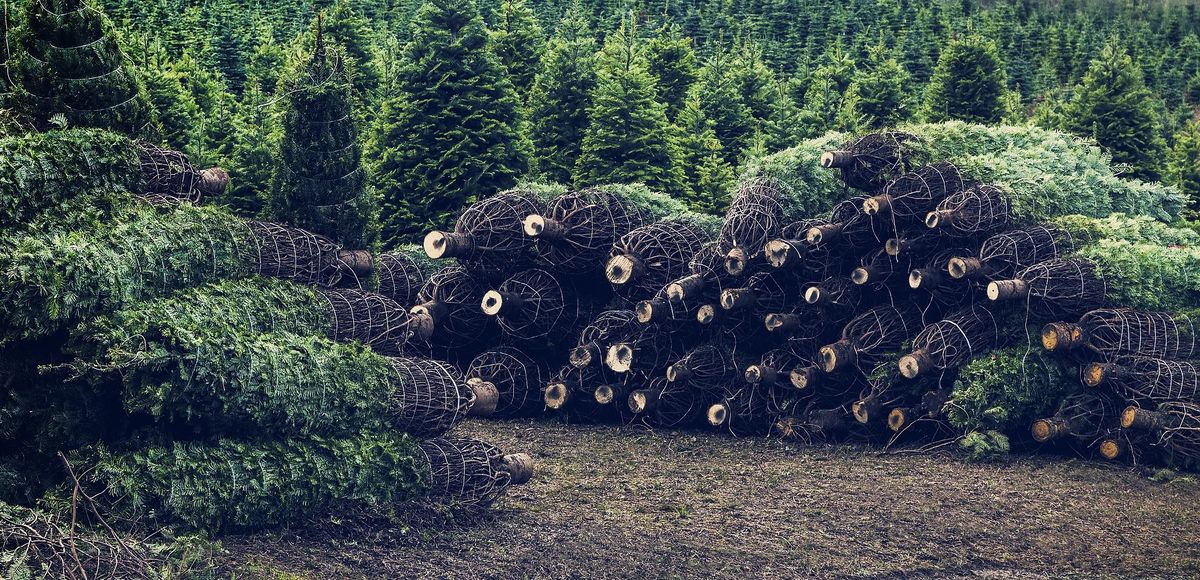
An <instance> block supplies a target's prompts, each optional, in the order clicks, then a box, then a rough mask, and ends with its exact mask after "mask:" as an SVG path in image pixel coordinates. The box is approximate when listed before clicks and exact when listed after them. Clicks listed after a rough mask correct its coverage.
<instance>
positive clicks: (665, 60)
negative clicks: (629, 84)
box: [646, 26, 696, 121]
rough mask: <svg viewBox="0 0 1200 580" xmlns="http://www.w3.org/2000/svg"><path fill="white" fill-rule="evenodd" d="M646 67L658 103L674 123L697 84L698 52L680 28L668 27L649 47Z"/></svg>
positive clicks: (647, 47) (665, 27)
mask: <svg viewBox="0 0 1200 580" xmlns="http://www.w3.org/2000/svg"><path fill="white" fill-rule="evenodd" d="M646 64H647V67H648V68H649V71H650V74H651V75H652V76H653V77H654V82H655V86H657V87H658V100H660V101H662V103H663V104H665V105H666V106H667V118H668V119H670V120H672V121H674V120H675V119H676V117H678V116H679V112H680V111H681V110H682V109H683V108H684V106H685V104H684V102H685V100H686V99H687V96H688V91H689V90H690V89H691V87H692V84H693V83H695V82H696V51H695V50H694V49H693V48H692V40H691V39H690V38H687V37H686V36H683V34H682V31H681V30H680V29H679V27H678V26H664V27H663V28H662V29H660V30H659V31H658V33H657V34H655V36H654V38H652V39H651V40H650V42H649V43H648V44H647V45H646Z"/></svg>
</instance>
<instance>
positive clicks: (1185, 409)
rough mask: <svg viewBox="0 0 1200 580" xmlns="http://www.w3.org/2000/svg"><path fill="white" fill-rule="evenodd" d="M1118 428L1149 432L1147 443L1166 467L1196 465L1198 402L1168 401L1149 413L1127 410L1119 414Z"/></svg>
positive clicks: (1198, 456)
mask: <svg viewBox="0 0 1200 580" xmlns="http://www.w3.org/2000/svg"><path fill="white" fill-rule="evenodd" d="M1121 427H1122V428H1123V429H1129V430H1131V431H1145V432H1149V433H1150V435H1151V437H1150V441H1151V443H1152V444H1153V445H1154V446H1155V447H1157V448H1158V449H1160V450H1161V451H1162V452H1163V454H1164V456H1165V460H1166V462H1167V463H1168V464H1170V465H1176V466H1179V467H1191V468H1194V467H1196V466H1197V465H1198V464H1200V403H1196V402H1193V401H1187V402H1184V401H1169V402H1165V403H1162V404H1160V405H1158V408H1156V409H1153V410H1151V409H1142V408H1139V407H1136V406H1131V407H1127V408H1126V409H1125V411H1123V412H1122V413H1121Z"/></svg>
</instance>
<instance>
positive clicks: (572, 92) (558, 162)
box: [529, 5, 596, 183]
mask: <svg viewBox="0 0 1200 580" xmlns="http://www.w3.org/2000/svg"><path fill="white" fill-rule="evenodd" d="M595 53H596V40H595V39H594V38H592V36H591V34H590V33H589V31H588V25H587V21H586V20H585V19H584V16H583V11H582V9H581V8H580V7H579V6H578V5H576V6H573V7H572V8H570V9H568V10H567V13H566V16H564V17H563V19H562V22H560V23H559V25H558V29H557V30H556V31H555V33H554V37H553V38H551V39H550V42H549V43H548V45H547V47H546V55H545V57H544V58H543V69H542V72H541V73H539V74H538V76H537V78H536V79H535V80H534V82H533V88H532V89H531V90H530V94H529V123H530V136H531V138H532V140H533V153H534V164H535V170H536V172H537V174H538V176H539V178H540V179H544V180H546V181H551V182H555V183H572V182H573V181H574V172H575V163H576V161H577V160H578V159H579V151H580V149H581V148H582V146H583V133H584V131H585V130H586V129H587V126H588V114H587V110H588V107H590V106H591V93H592V90H593V88H594V87H595V86H596V57H595Z"/></svg>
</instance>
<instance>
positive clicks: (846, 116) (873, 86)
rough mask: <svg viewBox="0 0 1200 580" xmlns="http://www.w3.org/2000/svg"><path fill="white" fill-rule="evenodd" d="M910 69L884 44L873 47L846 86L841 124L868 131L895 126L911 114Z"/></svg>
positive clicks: (849, 127) (856, 129)
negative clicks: (909, 102)
mask: <svg viewBox="0 0 1200 580" xmlns="http://www.w3.org/2000/svg"><path fill="white" fill-rule="evenodd" d="M908 82H909V81H908V72H907V71H906V70H904V67H903V66H901V65H900V63H899V62H898V61H897V60H896V58H895V57H893V56H892V55H891V53H890V52H889V51H888V50H887V48H886V47H885V46H883V45H881V44H880V45H875V46H873V47H871V49H870V51H868V53H867V61H866V62H865V63H863V64H862V66H860V68H859V69H858V71H857V72H856V73H855V75H854V80H853V81H851V82H850V87H849V88H848V89H847V90H846V98H845V102H843V104H842V111H841V118H840V122H839V125H841V126H843V127H844V128H846V129H848V130H854V131H860V132H861V131H868V130H872V129H879V128H883V127H890V126H894V125H896V124H898V123H900V122H901V121H904V120H906V119H907V118H908V117H909V116H910V114H911V113H910V111H909V110H908V106H909V105H908V101H909V99H908V93H907V91H906V87H907V85H908Z"/></svg>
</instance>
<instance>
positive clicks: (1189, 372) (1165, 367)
mask: <svg viewBox="0 0 1200 580" xmlns="http://www.w3.org/2000/svg"><path fill="white" fill-rule="evenodd" d="M1100 366H1101V367H1102V368H1103V373H1104V374H1105V375H1106V378H1107V380H1106V381H1105V383H1104V384H1107V385H1110V386H1112V388H1113V389H1114V390H1115V391H1116V392H1117V394H1119V395H1121V396H1122V397H1124V398H1125V399H1127V400H1129V401H1131V402H1134V403H1140V404H1149V403H1161V402H1164V401H1197V400H1200V366H1198V365H1197V364H1196V363H1195V362H1191V361H1175V360H1164V359H1161V358H1153V357H1148V356H1124V357H1118V358H1116V359H1114V360H1113V362H1112V363H1109V364H1104V365H1100ZM1086 370H1087V367H1085V372H1086ZM1108 377H1111V378H1108ZM1085 380H1086V377H1085Z"/></svg>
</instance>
